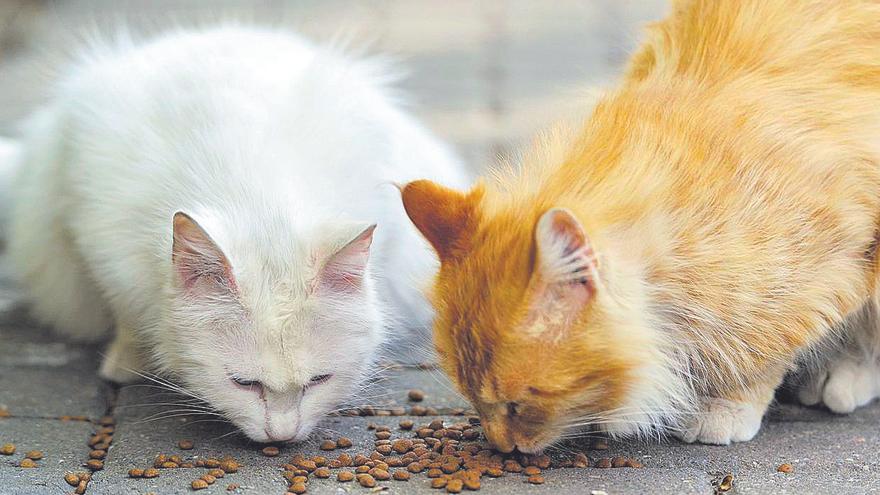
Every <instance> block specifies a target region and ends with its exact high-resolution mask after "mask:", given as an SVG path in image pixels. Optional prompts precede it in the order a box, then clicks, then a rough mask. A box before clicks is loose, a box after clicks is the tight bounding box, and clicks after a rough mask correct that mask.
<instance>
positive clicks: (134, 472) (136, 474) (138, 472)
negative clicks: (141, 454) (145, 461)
mask: <svg viewBox="0 0 880 495" xmlns="http://www.w3.org/2000/svg"><path fill="white" fill-rule="evenodd" d="M128 477H129V478H143V477H144V470H143V469H138V468H134V469H129V470H128Z"/></svg>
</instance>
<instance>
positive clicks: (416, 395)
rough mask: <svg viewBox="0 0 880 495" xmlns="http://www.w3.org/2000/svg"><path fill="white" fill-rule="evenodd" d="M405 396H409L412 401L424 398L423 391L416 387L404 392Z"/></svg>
mask: <svg viewBox="0 0 880 495" xmlns="http://www.w3.org/2000/svg"><path fill="white" fill-rule="evenodd" d="M406 396H407V397H408V398H409V400H411V401H413V402H421V401H423V400H425V393H424V392H422V391H421V390H419V389H417V388H414V389H412V390H410V391H409V393H407V394H406Z"/></svg>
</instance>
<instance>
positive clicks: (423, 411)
mask: <svg viewBox="0 0 880 495" xmlns="http://www.w3.org/2000/svg"><path fill="white" fill-rule="evenodd" d="M409 413H410V414H412V415H413V416H425V415H427V414H428V409H427V408H426V407H425V406H412V407H411V408H410V409H409Z"/></svg>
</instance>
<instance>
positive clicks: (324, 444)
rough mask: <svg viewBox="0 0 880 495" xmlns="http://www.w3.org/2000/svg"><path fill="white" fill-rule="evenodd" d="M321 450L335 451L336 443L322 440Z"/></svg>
mask: <svg viewBox="0 0 880 495" xmlns="http://www.w3.org/2000/svg"><path fill="white" fill-rule="evenodd" d="M321 450H336V442H334V441H333V440H324V441H323V442H321Z"/></svg>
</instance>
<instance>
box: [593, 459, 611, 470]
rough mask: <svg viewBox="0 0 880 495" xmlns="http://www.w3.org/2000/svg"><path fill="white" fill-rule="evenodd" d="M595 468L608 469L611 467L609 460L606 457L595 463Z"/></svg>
mask: <svg viewBox="0 0 880 495" xmlns="http://www.w3.org/2000/svg"><path fill="white" fill-rule="evenodd" d="M596 467H597V468H610V467H611V459H609V458H607V457H603V458H601V459H599V460H598V461H596Z"/></svg>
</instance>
